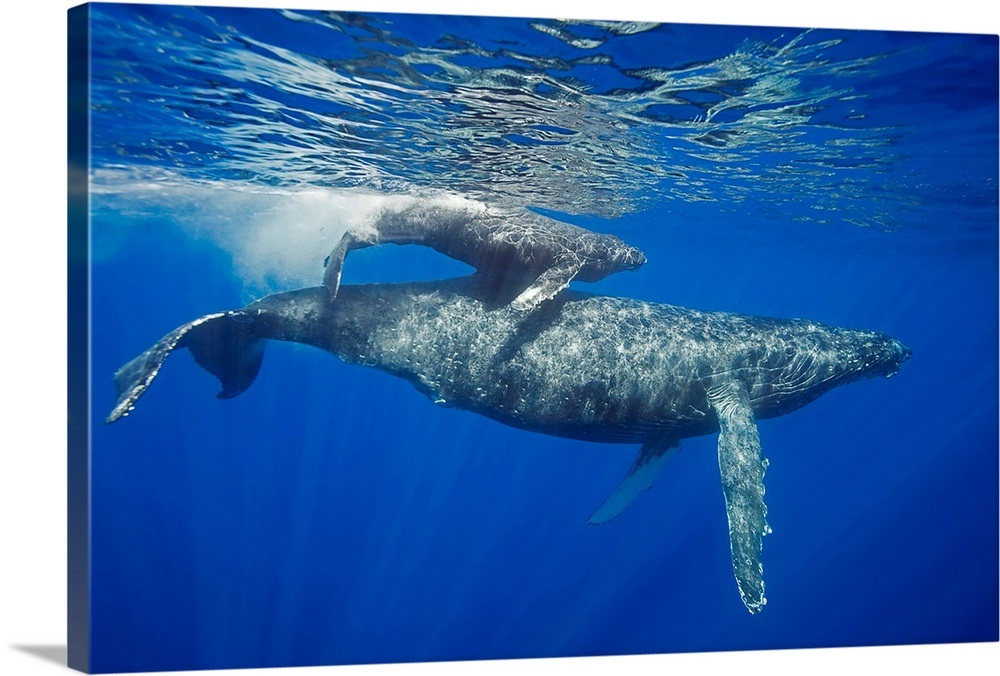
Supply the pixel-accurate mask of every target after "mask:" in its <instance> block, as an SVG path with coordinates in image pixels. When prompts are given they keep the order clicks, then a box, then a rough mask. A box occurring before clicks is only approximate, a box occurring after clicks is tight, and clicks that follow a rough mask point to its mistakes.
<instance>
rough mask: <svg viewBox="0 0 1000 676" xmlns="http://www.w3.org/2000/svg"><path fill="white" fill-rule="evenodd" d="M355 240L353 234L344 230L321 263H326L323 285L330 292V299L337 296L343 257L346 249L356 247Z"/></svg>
mask: <svg viewBox="0 0 1000 676" xmlns="http://www.w3.org/2000/svg"><path fill="white" fill-rule="evenodd" d="M355 242H356V239H355V237H354V235H352V234H351V233H350V232H345V233H344V236H343V237H341V238H340V241H339V242H337V246H335V247H333V251H331V252H330V255H329V256H327V257H326V260H325V261H324V263H323V264H324V265H326V272H324V273H323V286H325V287H326V290H327V291H329V292H330V300H331V301H333V300H336V298H337V291H338V290H340V275H341V274H342V273H343V271H344V259H345V258H346V257H347V252H348V251H350V250H351V249H354V248H356V244H355Z"/></svg>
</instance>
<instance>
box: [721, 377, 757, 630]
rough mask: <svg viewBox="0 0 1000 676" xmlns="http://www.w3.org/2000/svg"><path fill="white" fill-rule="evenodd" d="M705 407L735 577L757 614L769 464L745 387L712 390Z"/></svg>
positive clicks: (731, 385) (732, 385)
mask: <svg viewBox="0 0 1000 676" xmlns="http://www.w3.org/2000/svg"><path fill="white" fill-rule="evenodd" d="M708 403H709V405H710V406H711V407H712V409H713V410H714V411H715V414H716V415H717V416H718V418H719V428H720V430H719V471H720V473H721V474H722V490H723V492H724V493H725V496H726V515H727V516H728V517H729V546H730V549H731V550H732V555H733V572H734V573H735V574H736V583H737V584H738V585H739V589H740V596H742V597H743V603H744V604H745V605H746V607H747V610H749V611H750V612H751V613H759V612H760V611H761V609H762V608H763V607H764V604H765V603H767V599H765V598H764V571H763V566H762V564H761V557H760V552H761V538H762V537H764V536H765V535H766V534H767V533H768V532H770V528H769V527H768V525H767V519H766V517H767V505H765V504H764V470H765V469H766V468H767V461H766V460H764V458H763V457H762V454H761V450H760V435H759V434H758V433H757V423H756V421H755V420H754V415H753V409H752V408H751V406H750V396H749V394H748V393H747V388H746V385H745V384H743V383H742V382H740V381H737V380H730V381H728V382H726V383H724V384H722V385H720V386H718V387H714V388H712V389H710V390H709V391H708Z"/></svg>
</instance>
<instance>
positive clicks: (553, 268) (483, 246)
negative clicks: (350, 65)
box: [323, 199, 646, 311]
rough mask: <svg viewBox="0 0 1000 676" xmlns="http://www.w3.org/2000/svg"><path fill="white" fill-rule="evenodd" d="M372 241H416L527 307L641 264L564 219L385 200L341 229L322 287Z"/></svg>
mask: <svg viewBox="0 0 1000 676" xmlns="http://www.w3.org/2000/svg"><path fill="white" fill-rule="evenodd" d="M378 244H422V245H424V246H429V247H431V248H432V249H434V250H436V251H439V252H441V253H443V254H445V255H447V256H450V257H452V258H455V259H457V260H460V261H462V262H463V263H468V264H469V265H471V266H472V267H474V268H476V270H477V271H479V273H480V274H481V275H483V276H486V275H490V276H491V279H490V282H489V283H490V284H492V285H493V287H494V291H495V293H496V294H497V295H499V296H502V297H508V298H512V300H511V307H513V308H514V309H516V310H521V311H527V310H531V309H533V308H535V307H537V306H538V305H539V304H540V303H542V302H543V301H546V300H549V299H550V298H552V297H553V296H555V295H556V294H557V293H559V292H560V291H561V290H562V289H565V288H566V287H567V286H569V283H570V282H571V281H573V280H574V279H578V280H580V281H584V282H596V281H598V280H601V279H604V278H605V277H607V276H608V275H611V274H614V273H616V272H621V271H623V270H635V269H637V268H639V267H641V266H642V264H643V263H645V262H646V257H645V255H643V253H642V252H641V251H639V250H638V249H636V248H635V247H633V246H629V245H628V244H626V243H625V242H623V241H622V240H620V239H619V238H618V237H615V236H614V235H604V234H601V233H597V232H592V231H590V230H586V229H584V228H580V227H577V226H575V225H570V224H569V223H563V222H561V221H557V220H555V219H552V218H548V217H547V216H542V215H541V214H536V213H534V212H532V211H528V210H527V209H524V208H519V209H500V208H497V207H490V206H486V205H484V204H482V203H480V202H474V201H471V200H465V199H454V200H441V199H438V200H431V201H424V200H418V201H410V200H407V201H404V202H402V203H390V204H387V205H385V206H384V207H383V208H382V209H381V210H380V211H379V212H378V213H377V214H376V216H375V217H374V218H373V219H372V220H370V221H367V222H366V223H365V224H364V225H363V226H356V227H354V228H352V229H349V230H348V231H347V232H345V233H344V235H343V237H342V238H341V240H340V241H339V242H338V243H337V245H336V246H335V247H334V249H333V251H332V252H331V253H330V255H329V256H328V257H327V259H326V272H325V273H324V275H323V286H325V287H326V288H327V290H329V292H330V299H331V300H335V299H336V297H337V290H338V288H339V287H340V276H341V272H342V270H343V267H344V259H345V257H346V256H347V253H348V251H351V250H354V249H363V248H366V247H370V246H375V245H378Z"/></svg>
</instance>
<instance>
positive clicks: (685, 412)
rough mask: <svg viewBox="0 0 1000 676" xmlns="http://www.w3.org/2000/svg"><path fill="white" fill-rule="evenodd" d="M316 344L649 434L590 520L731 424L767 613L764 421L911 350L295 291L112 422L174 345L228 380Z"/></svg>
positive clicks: (474, 395) (523, 407) (451, 294)
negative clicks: (288, 350) (272, 348)
mask: <svg viewBox="0 0 1000 676" xmlns="http://www.w3.org/2000/svg"><path fill="white" fill-rule="evenodd" d="M269 339H271V340H285V341H294V342H298V343H305V344H308V345H312V346H315V347H318V348H321V349H323V350H326V351H328V352H331V353H333V354H335V355H337V356H338V357H340V358H341V359H343V360H344V361H348V362H353V363H358V364H365V365H369V366H374V367H376V368H379V369H381V370H383V371H387V372H389V373H391V374H394V375H397V376H400V377H402V378H405V379H407V380H409V381H410V382H411V383H413V384H414V385H415V386H416V387H417V389H419V390H420V391H421V392H423V393H424V394H426V395H427V396H429V397H431V398H432V399H433V400H434V401H435V402H436V403H438V404H442V405H447V406H454V407H458V408H462V409H466V410H469V411H474V412H476V413H480V414H482V415H485V416H488V417H490V418H493V419H495V420H498V421H500V422H503V423H506V424H508V425H512V426H515V427H520V428H524V429H527V430H532V431H535V432H541V433H544V434H552V435H557V436H563V437H570V438H574V439H584V440H588V441H601V442H612V443H638V444H641V447H640V450H639V453H638V455H637V457H636V460H635V462H634V464H633V466H632V468H631V469H630V470H629V472H628V473H627V475H626V476H625V478H624V479H622V481H621V483H620V484H619V486H618V487H617V488H616V489H615V491H614V492H613V493H612V494H611V496H610V497H609V498H608V499H607V500H606V501H605V502H604V504H603V505H602V506H601V507H600V508H599V509H598V510H597V511H596V512H595V513H594V514H593V515H592V516H591V518H590V520H591V522H593V523H603V522H606V521H608V520H610V519H611V518H613V517H614V516H616V515H617V514H619V513H620V512H621V511H622V510H623V509H624V508H625V507H626V505H628V503H629V502H630V501H631V499H632V498H633V497H635V496H636V495H637V494H638V493H639V492H640V491H642V490H643V489H645V488H648V487H649V486H650V484H651V483H652V481H653V479H654V477H655V475H656V473H657V472H658V471H659V470H660V468H661V467H662V465H663V463H664V461H665V459H666V457H667V456H668V451H670V450H671V449H673V448H676V447H677V445H678V442H679V441H680V440H681V439H683V438H685V437H692V436H697V435H702V434H708V433H712V432H716V431H718V433H719V442H718V459H719V467H720V470H721V474H722V485H723V491H724V494H725V500H726V510H727V515H728V520H729V535H730V544H731V550H732V561H733V568H734V571H735V574H736V579H737V583H738V586H739V590H740V594H741V596H742V598H743V602H744V603H745V604H746V606H747V608H748V609H749V610H750V612H751V613H756V612H759V611H760V609H761V607H762V606H763V605H764V603H765V599H764V582H763V575H762V567H761V562H760V554H761V537H762V536H763V535H765V534H766V533H767V532H768V526H767V523H766V519H765V517H766V513H767V509H766V507H765V505H764V485H763V477H764V470H765V467H766V461H765V460H764V459H763V457H762V455H761V449H760V441H759V438H758V435H757V427H756V423H755V420H757V419H760V418H769V417H773V416H778V415H782V414H785V413H788V412H790V411H793V410H795V409H797V408H799V407H801V406H804V405H805V404H807V403H809V402H811V401H812V400H814V399H815V398H817V397H818V396H819V395H821V394H822V393H823V392H826V391H827V390H829V389H831V388H833V387H835V386H837V385H841V384H845V383H848V382H851V381H853V380H857V379H859V378H862V377H873V376H878V375H882V376H891V375H893V374H894V373H896V371H897V370H898V369H899V367H900V365H901V364H902V363H903V362H904V361H905V360H906V359H907V358H908V357H909V355H910V350H909V349H908V348H906V347H905V346H903V345H902V344H901V343H899V342H898V341H896V340H893V339H892V338H890V337H888V336H886V335H883V334H879V333H874V332H871V331H859V330H850V329H844V328H836V327H831V326H824V325H823V324H819V323H816V322H812V321H806V320H782V319H769V318H761V317H752V316H747V315H737V314H727V313H713V312H699V311H697V310H691V309H687V308H680V307H673V306H669V305H660V304H654V303H646V302H642V301H638V300H632V299H628V298H613V297H607V296H598V295H589V294H583V293H579V292H575V291H565V292H563V293H562V294H559V295H558V296H557V297H556V298H555V299H553V300H552V302H550V303H547V304H546V305H544V306H543V307H541V308H539V310H538V311H537V312H533V313H527V314H525V313H523V312H518V311H516V310H514V309H512V308H511V307H510V306H509V305H508V304H507V303H506V302H504V301H502V300H497V299H496V296H495V295H494V294H493V290H492V287H491V286H490V284H489V283H487V282H484V279H483V277H482V276H481V275H473V276H471V277H466V278H462V279H456V280H446V281H436V282H426V283H409V284H374V285H364V286H345V287H344V288H342V289H341V290H340V293H339V295H338V297H337V300H336V302H334V303H331V302H330V300H329V295H328V292H327V290H326V289H325V288H324V287H317V288H310V289H301V290H297V291H289V292H285V293H278V294H275V295H272V296H268V297H266V298H263V299H261V300H258V301H256V302H254V303H251V304H250V305H248V306H246V307H245V308H243V309H240V310H232V311H229V312H220V313H216V314H211V315H207V316H205V317H201V318H200V319H196V320H194V321H192V322H190V323H188V324H185V325H183V326H181V327H179V328H177V329H175V330H174V331H172V332H171V333H169V334H167V335H166V336H165V337H164V338H162V339H161V340H160V341H159V342H157V343H156V344H155V345H153V346H152V347H151V348H149V349H148V350H147V351H146V352H144V353H143V354H141V355H140V356H138V357H137V358H135V359H133V360H132V361H131V362H129V363H127V364H125V366H123V367H122V368H121V369H119V371H118V372H117V373H116V374H115V381H116V383H117V385H118V390H119V398H118V401H117V404H116V405H115V407H114V409H113V411H112V412H111V414H110V415H109V416H108V419H107V421H108V422H114V421H116V420H118V419H119V418H121V417H122V416H123V415H127V414H128V413H129V412H130V411H131V410H133V408H134V406H135V403H136V400H137V399H138V398H139V397H140V396H141V395H142V394H143V393H144V392H145V391H146V389H147V388H148V387H149V385H150V383H152V381H153V379H154V378H155V377H156V375H157V373H158V372H159V369H160V367H161V366H162V364H163V361H164V360H165V359H166V358H167V356H169V355H170V353H171V352H172V351H173V350H175V349H177V348H179V347H186V348H188V349H189V350H190V351H191V353H192V354H193V355H194V358H195V360H197V362H198V363H199V364H200V365H201V366H202V367H203V368H205V369H206V370H207V371H209V372H210V373H212V374H214V375H215V376H216V377H217V378H218V379H219V380H220V382H221V384H222V390H221V392H220V393H219V395H218V396H219V397H222V398H228V397H234V396H236V395H238V394H240V393H241V392H243V391H244V390H246V388H247V387H249V386H250V384H251V383H252V382H253V380H254V378H255V377H256V376H257V373H258V371H259V369H260V366H261V361H262V359H263V354H264V345H265V342H266V341H267V340H269Z"/></svg>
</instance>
